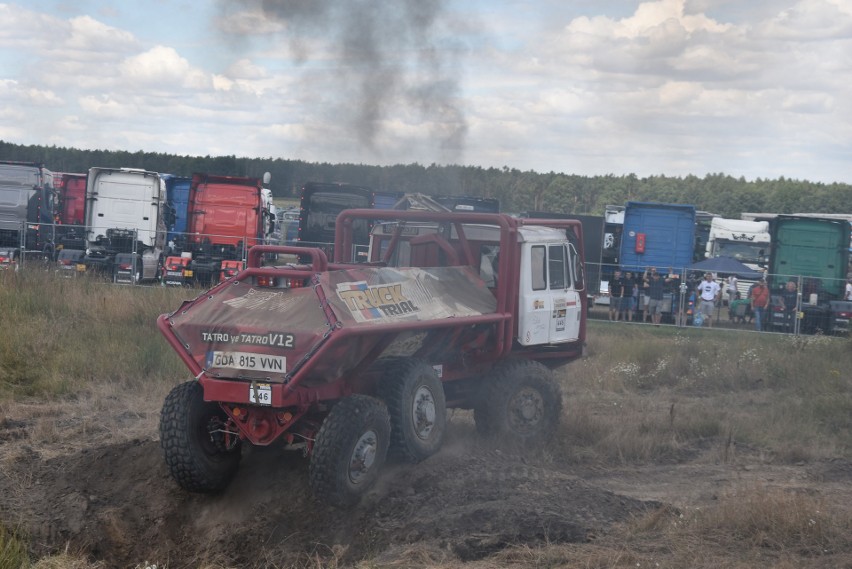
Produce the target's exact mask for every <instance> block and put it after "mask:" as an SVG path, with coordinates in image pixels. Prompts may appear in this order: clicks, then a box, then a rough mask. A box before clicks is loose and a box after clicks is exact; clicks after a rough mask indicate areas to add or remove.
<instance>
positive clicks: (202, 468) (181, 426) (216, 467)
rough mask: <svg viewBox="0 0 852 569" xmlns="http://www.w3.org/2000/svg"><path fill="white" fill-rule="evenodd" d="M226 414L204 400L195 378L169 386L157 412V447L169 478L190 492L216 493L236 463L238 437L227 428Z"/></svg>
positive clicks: (228, 479) (237, 459) (233, 473)
mask: <svg viewBox="0 0 852 569" xmlns="http://www.w3.org/2000/svg"><path fill="white" fill-rule="evenodd" d="M227 423H228V416H227V415H226V414H225V412H224V411H222V409H221V408H220V407H219V405H218V404H216V403H208V402H206V401H204V389H203V388H202V387H201V385H200V384H199V383H198V382H196V381H188V382H186V383H182V384H180V385H178V386H177V387H175V388H174V389H172V391H171V392H170V393H169V394H168V396H167V397H166V400H165V402H164V403H163V410H162V413H161V415H160V446H161V447H162V448H163V454H164V456H165V459H166V464H167V465H168V467H169V471H170V472H171V474H172V477H173V478H174V479H175V480H176V481H177V483H178V484H180V485H181V487H183V488H184V489H186V490H189V491H191V492H218V491H221V490H223V489H225V487H226V486H227V485H228V483H229V482H230V481H231V479H232V478H233V477H234V475H235V474H236V472H237V468H238V467H239V464H240V440H239V437H238V435H237V434H236V433H235V432H233V431H229V430H228V429H227Z"/></svg>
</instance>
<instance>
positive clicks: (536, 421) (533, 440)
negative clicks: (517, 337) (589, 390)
mask: <svg viewBox="0 0 852 569" xmlns="http://www.w3.org/2000/svg"><path fill="white" fill-rule="evenodd" d="M561 414H562V393H561V391H560V390H559V386H558V385H557V384H556V381H555V379H554V378H553V374H552V373H551V371H550V370H549V369H548V368H547V367H545V366H544V365H543V364H540V363H538V362H535V361H532V360H510V361H508V362H506V363H504V364H500V365H499V366H498V367H497V368H495V370H494V373H493V375H492V376H490V377H484V378H483V379H482V385H481V386H480V390H479V395H478V397H477V402H476V405H475V407H474V415H473V416H474V420H475V421H476V428H477V431H479V432H480V433H481V434H483V435H485V436H488V437H494V438H497V439H500V440H504V441H506V442H509V443H512V444H520V445H535V444H540V443H542V442H545V441H547V440H548V439H549V438H550V436H551V435H552V434H553V431H554V430H555V428H556V426H557V425H558V424H559V418H560V415H561Z"/></svg>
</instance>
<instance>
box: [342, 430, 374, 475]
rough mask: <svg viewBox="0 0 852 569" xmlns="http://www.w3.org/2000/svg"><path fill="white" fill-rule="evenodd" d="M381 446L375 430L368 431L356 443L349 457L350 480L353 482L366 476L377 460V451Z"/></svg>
mask: <svg viewBox="0 0 852 569" xmlns="http://www.w3.org/2000/svg"><path fill="white" fill-rule="evenodd" d="M378 447H379V437H378V435H377V434H376V432H375V431H372V430H370V431H367V432H365V433H364V434H363V435H361V438H359V439H358V442H357V443H355V448H354V449H353V450H352V456H351V458H350V459H349V481H350V482H352V483H353V484H358V482H359V481H360V480H361V479H362V478H364V476H366V474H367V473H368V472H369V471H370V468H371V467H372V466H373V463H374V462H375V461H376V452H377V451H378Z"/></svg>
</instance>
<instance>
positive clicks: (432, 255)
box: [158, 209, 586, 507]
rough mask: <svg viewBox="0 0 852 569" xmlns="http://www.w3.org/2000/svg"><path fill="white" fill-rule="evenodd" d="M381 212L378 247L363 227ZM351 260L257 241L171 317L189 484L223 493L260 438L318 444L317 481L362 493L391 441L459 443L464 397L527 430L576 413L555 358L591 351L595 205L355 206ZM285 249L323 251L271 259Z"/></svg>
mask: <svg viewBox="0 0 852 569" xmlns="http://www.w3.org/2000/svg"><path fill="white" fill-rule="evenodd" d="M363 220H372V221H373V223H374V224H373V228H372V230H371V244H370V251H369V258H368V260H367V262H364V263H357V264H356V263H350V262H342V261H341V260H343V259H352V258H353V257H352V248H353V245H354V243H353V228H357V227H359V226H362V224H363ZM334 251H335V260H334V261H331V262H330V261H329V260H328V259H327V257H326V255H325V253H323V251H321V250H320V249H316V248H302V247H286V246H284V247H282V246H270V245H266V246H257V247H254V248H252V249H251V250H250V253H249V258H248V263H247V265H248V266H247V268H246V269H245V270H243V271H241V272H239V273H238V274H237V275H236V276H234V277H232V278H230V279H228V280H226V281H224V282H221V283H220V284H219V285H217V286H215V287H214V288H212V289H211V290H209V291H208V292H205V293H203V294H202V295H200V296H198V297H197V298H196V299H194V300H192V301H188V302H185V303H184V304H183V305H182V306H180V307H179V308H178V309H177V310H175V311H174V312H172V313H170V314H164V315H162V316H160V317H159V319H158V325H159V328H160V330H161V331H162V333H163V334H164V335H165V337H166V339H167V340H168V342H169V343H170V345H171V346H172V347H173V348H174V349H175V350H176V351H177V353H178V354H179V355H180V357H181V359H182V360H183V361H184V363H185V364H186V365H187V367H188V368H189V370H190V372H191V374H192V376H193V377H194V379H192V380H191V381H188V382H186V383H183V384H180V385H178V386H177V387H175V388H174V389H173V390H172V392H171V393H170V394H169V395H168V396H167V398H166V400H165V403H164V405H163V409H162V415H161V421H160V439H161V445H162V449H163V452H164V454H165V460H166V463H167V464H168V467H169V470H170V471H171V474H172V476H173V477H174V479H175V480H176V481H177V482H178V483H179V484H180V485H181V486H182V487H184V488H185V489H187V490H191V491H198V492H215V491H219V490H222V489H224V488H225V487H226V486H227V485H228V483H229V482H230V480H231V479H232V478H233V476H234V474H235V472H236V470H237V468H238V465H239V462H240V455H241V447H242V446H243V445H247V444H251V445H270V444H272V443H273V442H276V443H277V444H280V445H281V446H283V447H284V448H285V449H293V450H300V451H301V452H303V453H304V454H305V456H308V457H310V464H309V480H310V486H311V488H312V490H313V493H314V495H315V496H316V497H317V498H319V499H321V500H322V501H325V502H327V503H330V504H332V505H335V506H338V507H345V506H349V505H352V504H354V503H355V502H357V501H358V500H359V498H360V497H361V496H362V495H363V494H364V492H365V491H367V490H368V489H369V488H370V486H371V485H372V483H373V482H375V480H376V477H377V476H378V471H379V469H380V468H381V466H382V464H383V463H384V462H385V458H386V455H387V454H391V455H392V456H394V457H397V458H399V459H403V460H408V461H413V462H417V461H421V460H423V459H425V458H427V457H429V456H430V455H432V454H433V453H435V452H437V451H438V450H439V448H440V447H441V444H442V441H443V438H444V433H445V430H446V421H447V408H466V409H473V411H474V419H475V421H476V426H477V429H478V430H479V431H481V432H482V433H484V434H485V435H487V436H490V437H496V438H500V439H504V440H507V441H513V442H515V443H520V444H524V445H528V444H534V443H538V442H540V441H544V440H546V439H547V438H548V436H550V435H551V434H552V433H553V431H554V428H555V426H556V424H557V422H558V420H559V416H560V413H561V405H562V400H561V395H560V393H561V392H560V388H559V386H558V384H557V382H556V381H555V380H554V377H553V375H552V372H551V369H552V368H555V367H557V366H560V365H563V364H565V363H567V362H570V361H572V360H574V359H576V358H578V357H580V356H581V355H582V353H583V346H584V339H585V322H586V321H585V318H586V317H585V311H584V310H583V299H584V298H585V294H586V293H585V282H584V276H583V258H582V254H581V251H583V237H582V229H581V225H580V222H579V221H576V220H547V219H535V220H531V219H520V218H514V217H510V216H508V215H503V214H489V213H449V212H426V211H394V210H385V211H377V210H366V209H362V210H347V211H344V212H342V213H341V214H340V215H339V216H338V218H337V222H336V232H335V248H334ZM270 253H277V254H279V258H282V257H285V256H288V255H289V256H290V257H289V258H293V256H296V255H298V256H305V257H306V258H308V259H309V261H310V262H309V263H306V264H291V265H283V266H274V267H266V266H261V262H262V260H263V259H264V258H265V257H267V256H268V255H269V254H270Z"/></svg>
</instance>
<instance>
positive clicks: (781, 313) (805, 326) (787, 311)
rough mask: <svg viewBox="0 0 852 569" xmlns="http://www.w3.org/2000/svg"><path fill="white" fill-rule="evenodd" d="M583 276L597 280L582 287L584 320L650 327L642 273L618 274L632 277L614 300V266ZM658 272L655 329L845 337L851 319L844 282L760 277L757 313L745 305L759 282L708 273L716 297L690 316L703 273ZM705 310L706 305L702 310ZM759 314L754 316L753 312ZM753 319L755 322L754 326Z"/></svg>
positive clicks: (590, 266) (698, 303)
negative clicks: (762, 287)
mask: <svg viewBox="0 0 852 569" xmlns="http://www.w3.org/2000/svg"><path fill="white" fill-rule="evenodd" d="M587 268H588V269H589V270H588V271H587V274H590V275H592V274H598V275H600V278H599V279H598V281H597V282H595V281H590V282H589V288H588V291H587V292H588V301H589V311H588V314H589V317H590V318H592V319H596V320H606V321H613V322H628V323H629V322H633V323H648V324H652V323H654V322H653V318H652V315H650V314H649V310H648V306H649V295H648V289H649V287H648V286H646V284H645V282H646V276H647V274H648V273H647V272H646V270H645V269H642V270H641V272H638V271H627V270H624V271H622V273H621V277H622V278H623V279H632V280H631V281H630V283H629V284H628V286H627V287H626V289H627V292H625V293H624V294H623V296H621V297H619V298H614V297H613V295H612V294H610V286H609V285H610V283H611V282H612V281H613V279H614V277H615V274H616V271H617V270H619V267H617V266H615V265H605V264H604V265H596V264H587ZM656 269H658V270H660V272H661V275H662V276H661V280H662V281H664V282H663V299H662V301H661V302H660V303H659V304H660V306H661V318H660V322H659V323H660V324H661V325H668V326H681V327H684V326H697V325H700V326H701V327H704V328H707V327H710V326H713V327H721V328H727V329H732V330H742V331H746V330H750V331H757V332H772V333H787V334H835V335H840V334H847V333H848V331H849V327H850V319H852V301H850V300H846V299H844V296H845V291H846V283H847V279H828V278H815V277H810V276H805V275H780V274H768V273H764V277H763V278H764V279H765V283H766V286H767V289H768V296H769V305H768V307H766V308H765V309H764V310H762V311H755V310H753V309H752V306H751V301H750V298H751V295H752V290H753V288H754V287H755V286H756V285H757V281H758V280H760V279H743V278H737V279H736V283H735V284H734V285H732V284H731V283H729V281H728V279H727V277H728V276H729V275H727V274H714V273H710V275H711V277H710V280H711V281H713V282H716V283H717V284H718V285H719V289H720V291H719V294H718V296H717V298H716V299H715V300H714V301H712V303H711V305H712V310H710V311H709V312H710V314H709V315H708V316H706V317H705V316H704V314H702V317H699V318H696V314H697V312H698V311H700V310H701V308H702V305H701V298H700V296H699V293H698V290H697V289H698V285H699V283H700V282H701V281H704V280H706V279H705V274H706V272H705V271H698V270H690V269H681V270H679V271H672V270H670V269H666V268H662V267H656ZM704 308H705V309H706V308H707V305H705V307H704ZM758 312H760V314H758ZM758 317H760V322H759V324H758Z"/></svg>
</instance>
